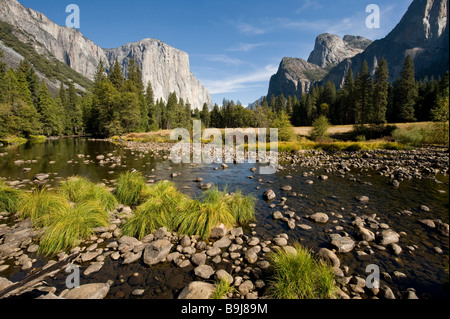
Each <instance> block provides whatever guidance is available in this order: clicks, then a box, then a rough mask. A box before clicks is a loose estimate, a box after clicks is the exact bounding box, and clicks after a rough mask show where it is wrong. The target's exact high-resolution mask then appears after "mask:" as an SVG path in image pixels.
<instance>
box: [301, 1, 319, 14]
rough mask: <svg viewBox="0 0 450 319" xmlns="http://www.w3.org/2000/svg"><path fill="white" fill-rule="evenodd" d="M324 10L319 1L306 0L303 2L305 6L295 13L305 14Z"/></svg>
mask: <svg viewBox="0 0 450 319" xmlns="http://www.w3.org/2000/svg"><path fill="white" fill-rule="evenodd" d="M321 8H323V5H321V4H320V3H319V2H318V1H315V0H305V1H303V4H302V6H301V7H300V8H298V9H297V10H296V11H295V13H297V14H298V13H303V12H304V11H306V10H311V9H312V10H318V9H321Z"/></svg>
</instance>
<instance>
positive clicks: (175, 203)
mask: <svg viewBox="0 0 450 319" xmlns="http://www.w3.org/2000/svg"><path fill="white" fill-rule="evenodd" d="M140 193H141V194H142V197H144V198H147V200H146V201H145V202H144V203H142V204H140V205H139V206H138V207H137V209H136V211H135V214H134V215H133V216H132V217H131V218H129V219H128V220H127V222H126V223H125V224H124V226H123V227H122V233H123V234H124V235H127V236H136V237H138V238H140V239H142V238H143V237H145V236H146V235H148V234H149V233H151V232H153V231H154V230H156V229H158V228H161V227H166V228H167V229H169V230H173V231H178V232H179V233H180V234H186V235H198V236H200V237H201V238H204V239H205V238H208V237H209V236H210V234H211V229H212V228H214V227H216V226H217V225H219V224H224V225H225V226H226V227H227V228H231V227H234V226H236V225H244V224H246V223H248V222H250V221H253V220H254V219H255V201H256V200H255V198H254V197H252V196H244V195H242V193H241V192H240V191H237V192H236V193H235V194H233V195H228V194H227V191H226V190H224V191H219V189H218V188H217V187H212V188H211V189H210V190H209V191H207V192H205V193H204V194H203V196H202V197H201V198H200V199H195V200H193V199H191V198H189V197H188V196H185V195H184V194H183V193H181V192H179V191H178V190H177V189H176V188H175V186H174V185H173V183H170V182H164V181H161V182H158V183H156V184H155V185H152V186H146V187H144V188H143V189H142V190H141V191H140Z"/></svg>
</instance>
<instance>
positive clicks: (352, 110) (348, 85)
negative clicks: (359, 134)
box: [342, 68, 356, 124]
mask: <svg viewBox="0 0 450 319" xmlns="http://www.w3.org/2000/svg"><path fill="white" fill-rule="evenodd" d="M343 90H344V92H345V95H344V97H343V98H344V100H343V102H342V103H344V104H345V110H344V118H345V121H344V122H345V123H343V124H355V123H356V122H355V119H356V99H355V79H354V75H353V71H352V69H351V68H350V69H349V70H348V73H347V77H346V78H345V82H344V87H343Z"/></svg>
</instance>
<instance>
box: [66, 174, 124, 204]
mask: <svg viewBox="0 0 450 319" xmlns="http://www.w3.org/2000/svg"><path fill="white" fill-rule="evenodd" d="M60 192H61V194H63V195H64V196H66V197H67V198H68V199H69V200H70V201H72V202H74V203H75V204H79V203H84V202H86V201H95V202H98V203H99V205H100V206H101V207H102V209H103V210H104V211H105V212H109V211H112V210H113V209H114V208H115V207H116V206H117V200H116V198H115V197H114V195H113V194H111V192H109V191H108V190H107V189H106V188H105V187H103V186H100V185H96V184H94V183H92V182H91V181H89V180H87V179H85V178H82V177H79V176H73V177H69V178H68V179H67V180H66V181H65V182H63V183H62V184H61V189H60Z"/></svg>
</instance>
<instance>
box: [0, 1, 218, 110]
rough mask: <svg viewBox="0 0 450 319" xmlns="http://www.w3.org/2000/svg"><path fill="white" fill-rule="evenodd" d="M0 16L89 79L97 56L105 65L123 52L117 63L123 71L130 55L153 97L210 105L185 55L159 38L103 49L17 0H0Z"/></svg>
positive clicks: (41, 49) (39, 49) (43, 52)
mask: <svg viewBox="0 0 450 319" xmlns="http://www.w3.org/2000/svg"><path fill="white" fill-rule="evenodd" d="M0 20H1V21H4V22H6V23H8V24H10V25H12V26H13V27H14V28H15V29H16V30H19V31H24V32H26V33H27V34H29V35H30V36H32V37H33V41H32V42H33V43H32V45H33V47H34V49H35V50H36V52H38V53H39V54H41V55H46V56H48V55H50V56H52V57H54V58H56V59H57V60H58V61H61V62H63V63H65V64H67V65H68V66H70V67H71V68H72V69H73V70H75V71H76V72H78V73H80V74H81V75H83V76H85V77H86V78H88V79H90V80H93V79H94V75H95V72H96V69H97V65H98V64H99V62H100V61H101V60H103V61H104V63H105V64H106V67H107V69H109V68H110V67H111V66H112V64H113V63H114V61H111V56H114V57H118V58H119V57H121V56H123V59H121V61H119V63H121V65H122V69H123V71H124V73H125V74H126V72H127V69H126V67H127V65H128V61H129V59H130V58H133V59H134V60H135V62H136V63H137V64H138V65H139V66H140V67H141V70H142V73H143V82H144V85H145V86H146V85H147V82H148V81H150V82H151V84H152V87H153V90H154V92H155V98H157V99H159V98H162V99H163V100H164V101H167V98H168V95H169V93H171V92H175V93H176V94H177V96H178V98H183V99H184V100H185V101H189V103H190V104H191V105H192V107H193V108H201V107H202V106H203V103H207V104H208V105H209V106H212V99H211V96H210V94H209V92H208V90H207V89H206V88H205V87H204V86H203V85H202V84H201V83H200V81H199V80H198V79H197V78H196V77H195V76H194V74H193V73H192V72H191V70H190V65H189V55H188V54H187V53H186V52H183V51H181V50H178V49H176V48H173V47H171V46H170V45H168V44H166V43H164V42H162V41H160V40H156V39H151V38H147V39H143V40H141V41H138V42H131V43H127V44H124V45H123V46H121V47H119V48H111V49H103V48H101V47H100V46H98V45H96V44H95V43H94V42H93V41H92V40H90V39H88V38H86V37H85V36H84V35H83V34H82V33H81V32H80V31H79V30H76V29H71V28H67V27H63V26H59V25H57V24H56V23H54V22H53V21H51V20H50V19H49V18H47V17H46V16H45V15H44V14H42V13H40V12H38V11H35V10H33V9H31V8H26V7H24V6H23V5H21V4H20V3H19V2H18V1H17V0H0ZM16 33H18V34H20V32H16ZM19 38H20V37H19ZM20 40H23V41H27V39H20ZM149 40H152V41H149ZM143 41H144V42H147V43H149V42H155V43H158V46H159V49H158V50H153V51H152V53H153V55H151V54H147V53H146V52H144V51H141V50H140V49H139V45H140V44H141V43H142V42H143ZM29 42H30V41H29ZM29 42H28V43H29ZM123 48H128V49H129V52H128V54H121V53H124V52H122V51H123ZM166 52H170V55H165V54H166ZM159 61H164V64H158V62H159ZM155 66H157V67H155Z"/></svg>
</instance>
